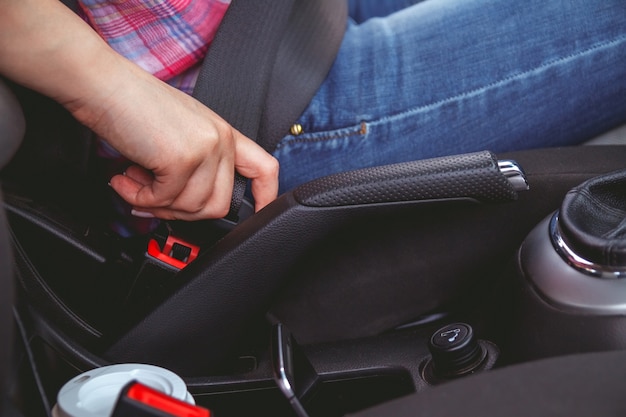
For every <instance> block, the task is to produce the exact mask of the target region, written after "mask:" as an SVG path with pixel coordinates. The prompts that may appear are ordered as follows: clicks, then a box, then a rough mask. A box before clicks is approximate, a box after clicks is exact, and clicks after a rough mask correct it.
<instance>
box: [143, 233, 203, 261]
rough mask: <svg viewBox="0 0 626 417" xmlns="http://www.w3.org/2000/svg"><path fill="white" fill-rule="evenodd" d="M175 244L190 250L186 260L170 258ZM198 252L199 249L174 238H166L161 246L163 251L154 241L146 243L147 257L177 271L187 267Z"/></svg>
mask: <svg viewBox="0 0 626 417" xmlns="http://www.w3.org/2000/svg"><path fill="white" fill-rule="evenodd" d="M175 244H178V245H181V246H184V247H186V248H189V249H190V253H189V256H188V257H187V258H186V259H177V258H175V257H173V256H172V254H173V251H174V245H175ZM199 252H200V248H199V247H198V246H196V245H192V244H190V243H187V242H185V241H184V240H182V239H178V238H177V237H175V236H168V238H167V240H166V241H165V245H164V246H163V249H161V247H160V245H159V242H157V241H156V240H155V239H150V241H149V242H148V255H150V256H152V257H154V258H156V259H158V260H160V261H162V262H165V263H166V264H168V265H171V266H173V267H175V268H178V269H183V268H184V267H186V266H187V265H189V263H190V262H192V261H193V260H194V259H196V258H197V257H198V253H199Z"/></svg>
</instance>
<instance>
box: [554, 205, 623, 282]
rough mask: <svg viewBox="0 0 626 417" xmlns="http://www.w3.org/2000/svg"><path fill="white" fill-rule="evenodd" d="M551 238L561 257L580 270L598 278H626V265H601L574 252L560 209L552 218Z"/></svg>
mask: <svg viewBox="0 0 626 417" xmlns="http://www.w3.org/2000/svg"><path fill="white" fill-rule="evenodd" d="M550 240H551V241H552V245H553V246H554V249H555V250H556V251H557V253H558V254H559V255H560V256H561V258H563V260H565V262H567V263H568V264H569V265H570V266H571V267H573V268H575V269H577V270H578V271H581V272H584V273H586V274H587V275H590V276H593V277H596V278H607V279H615V278H626V266H624V267H616V266H608V265H601V264H597V263H595V262H593V261H590V260H588V259H585V258H583V257H582V256H579V255H578V254H576V252H574V250H572V248H570V247H569V246H568V245H567V243H566V242H565V240H564V239H563V236H562V234H561V230H560V227H559V212H558V211H557V212H556V213H554V215H553V216H552V218H551V219H550Z"/></svg>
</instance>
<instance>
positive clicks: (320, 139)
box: [276, 121, 367, 150]
mask: <svg viewBox="0 0 626 417" xmlns="http://www.w3.org/2000/svg"><path fill="white" fill-rule="evenodd" d="M336 130H339V129H336ZM341 130H345V129H341ZM366 134H367V123H366V122H364V121H363V122H361V123H360V124H359V130H358V131H353V132H347V133H345V134H340V133H331V134H329V135H324V136H316V137H308V138H298V137H287V138H286V139H285V140H284V141H281V142H279V143H278V145H276V150H279V149H281V148H282V147H284V146H287V145H291V144H297V143H315V142H325V141H328V140H333V139H342V138H347V137H351V136H362V135H366Z"/></svg>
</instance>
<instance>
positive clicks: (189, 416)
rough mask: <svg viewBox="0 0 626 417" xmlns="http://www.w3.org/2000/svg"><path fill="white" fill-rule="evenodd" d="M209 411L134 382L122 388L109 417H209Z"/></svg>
mask: <svg viewBox="0 0 626 417" xmlns="http://www.w3.org/2000/svg"><path fill="white" fill-rule="evenodd" d="M211 415H212V414H211V411H210V410H209V409H206V408H203V407H199V406H197V405H195V404H190V403H187V402H185V401H181V400H179V399H176V398H174V397H171V396H169V395H167V394H164V393H162V392H161V391H157V390H155V389H153V388H150V387H148V386H146V385H144V384H141V383H140V382H137V381H135V380H133V381H130V382H129V383H128V384H126V385H125V386H124V388H123V389H122V391H121V392H120V395H119V397H118V399H117V402H116V404H115V407H114V408H113V413H112V414H111V417H211Z"/></svg>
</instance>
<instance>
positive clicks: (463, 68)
mask: <svg viewBox="0 0 626 417" xmlns="http://www.w3.org/2000/svg"><path fill="white" fill-rule="evenodd" d="M350 10H351V16H352V17H353V18H352V20H351V21H350V22H349V24H348V27H347V31H346V36H345V39H344V41H343V44H342V46H341V49H340V51H339V55H338V57H337V59H336V62H335V64H334V66H333V68H332V69H331V71H330V73H329V75H328V77H327V79H326V81H325V82H324V84H323V85H322V86H321V88H320V90H319V91H318V93H317V95H316V96H315V97H314V98H313V100H312V101H311V103H310V105H309V106H308V108H307V109H306V110H305V112H304V113H303V114H302V116H301V118H300V120H299V121H298V123H299V124H300V125H301V126H302V127H303V133H301V134H299V135H289V136H286V137H285V138H283V140H282V141H281V142H280V143H279V144H278V147H277V148H276V150H275V153H274V155H275V156H276V157H277V158H278V159H279V161H280V164H281V174H280V187H281V192H283V191H286V190H288V189H290V188H293V187H295V186H297V185H298V184H301V183H303V182H306V181H308V180H311V179H314V178H318V177H320V176H324V175H328V174H332V173H336V172H340V171H346V170H351V169H357V168H363V167H370V166H376V165H383V164H389V163H395V162H402V161H409V160H417V159H422V158H429V157H436V156H442V155H449V154H457V153H465V152H472V151H478V150H484V149H488V150H491V151H493V152H496V153H497V152H503V151H510V150H520V149H530V148H539V147H551V146H560V145H574V144H578V143H580V142H582V141H585V140H587V139H590V138H591V137H593V136H595V135H598V134H600V133H602V132H604V131H607V130H609V129H611V128H613V127H616V126H618V125H620V124H623V123H625V122H626V2H625V1H624V0H549V1H546V0H530V1H524V2H521V1H515V2H512V1H510V0H463V1H458V0H424V1H416V0H413V1H411V0H356V1H352V2H351V3H350ZM372 16H377V17H376V18H370V17H372Z"/></svg>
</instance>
